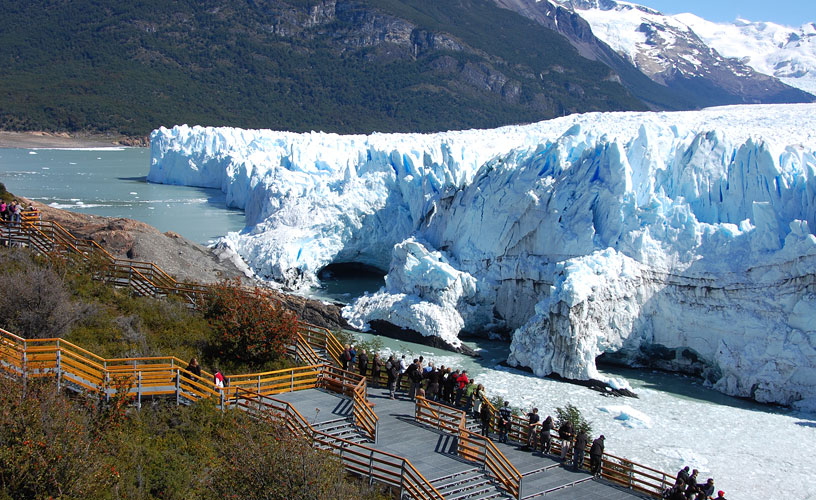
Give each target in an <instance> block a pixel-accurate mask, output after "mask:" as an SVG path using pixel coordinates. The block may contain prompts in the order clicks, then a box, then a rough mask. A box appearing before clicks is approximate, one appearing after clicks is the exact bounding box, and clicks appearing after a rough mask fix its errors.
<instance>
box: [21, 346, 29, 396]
mask: <svg viewBox="0 0 816 500" xmlns="http://www.w3.org/2000/svg"><path fill="white" fill-rule="evenodd" d="M22 370H23V388H25V382H26V380H27V379H28V342H26V341H25V340H23V366H22Z"/></svg>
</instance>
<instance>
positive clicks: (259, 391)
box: [258, 375, 261, 394]
mask: <svg viewBox="0 0 816 500" xmlns="http://www.w3.org/2000/svg"><path fill="white" fill-rule="evenodd" d="M258 394H261V376H260V375H258Z"/></svg>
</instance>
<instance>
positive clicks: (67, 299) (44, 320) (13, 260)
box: [0, 250, 87, 339]
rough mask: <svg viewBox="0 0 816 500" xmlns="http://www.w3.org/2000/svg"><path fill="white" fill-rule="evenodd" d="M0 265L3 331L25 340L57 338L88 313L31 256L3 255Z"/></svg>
mask: <svg viewBox="0 0 816 500" xmlns="http://www.w3.org/2000/svg"><path fill="white" fill-rule="evenodd" d="M0 262H2V269H3V271H2V272H1V273H0V290H2V293H0V324H2V325H3V326H4V327H5V328H6V329H9V330H11V331H13V332H14V333H16V334H17V335H20V336H21V337H25V338H40V339H42V338H54V337H60V336H62V335H64V334H65V333H66V332H67V331H68V329H69V328H70V327H71V325H73V324H74V323H75V322H76V321H77V320H79V319H80V318H82V317H83V316H84V314H85V313H86V312H87V308H86V307H85V306H84V305H83V304H82V303H80V302H76V301H74V300H72V298H71V294H70V292H69V291H68V289H67V288H66V286H65V283H64V281H63V279H62V277H61V276H60V275H58V274H57V273H56V272H55V271H54V270H53V269H52V268H50V267H48V266H39V265H37V264H36V263H35V262H34V260H33V259H32V258H31V257H30V255H28V256H26V255H24V254H22V253H21V252H19V251H13V250H12V251H4V252H3V253H2V259H0ZM7 264H8V265H7Z"/></svg>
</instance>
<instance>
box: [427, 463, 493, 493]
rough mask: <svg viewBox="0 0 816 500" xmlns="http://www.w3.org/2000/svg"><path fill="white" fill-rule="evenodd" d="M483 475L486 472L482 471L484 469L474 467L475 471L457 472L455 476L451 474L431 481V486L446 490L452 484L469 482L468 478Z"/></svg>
mask: <svg viewBox="0 0 816 500" xmlns="http://www.w3.org/2000/svg"><path fill="white" fill-rule="evenodd" d="M483 474H484V472H483V471H482V469H478V468H475V467H474V468H473V469H468V470H464V471H461V472H456V473H454V474H449V475H447V476H442V477H438V478H436V479H434V480H433V481H431V484H432V485H433V486H434V488H437V489H439V488H444V487H446V486H450V485H452V484H459V483H461V482H462V481H467V480H468V478H471V477H478V476H481V475H483Z"/></svg>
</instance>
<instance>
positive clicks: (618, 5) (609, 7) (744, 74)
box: [496, 0, 814, 106]
mask: <svg viewBox="0 0 816 500" xmlns="http://www.w3.org/2000/svg"><path fill="white" fill-rule="evenodd" d="M496 1H497V3H499V4H500V5H501V4H507V3H515V4H520V3H527V4H536V5H541V4H546V3H547V2H546V0H544V1H540V2H539V1H536V0H496ZM554 1H555V2H556V3H558V4H559V5H561V6H563V7H565V8H567V9H570V10H572V11H574V12H576V13H578V14H579V15H580V16H581V17H582V18H583V19H585V20H586V21H587V22H588V23H589V25H590V26H591V27H592V32H593V34H594V35H595V36H596V37H598V38H599V39H601V40H603V41H604V42H605V43H606V44H608V45H609V46H610V47H611V48H612V49H614V50H615V51H616V52H618V53H619V54H621V55H622V56H623V57H625V58H626V59H627V60H629V61H630V62H631V63H632V64H633V65H634V66H635V67H637V68H638V69H639V70H640V71H641V72H643V73H644V74H645V75H647V76H648V77H649V78H651V79H652V80H654V81H656V82H658V83H660V84H662V85H665V86H666V87H669V88H672V89H675V90H677V91H680V92H686V93H689V94H691V95H693V96H695V98H696V99H697V102H698V103H699V105H702V106H707V105H711V103H760V102H765V103H772V102H812V101H813V100H814V96H812V95H809V94H806V93H804V92H802V91H801V90H799V89H794V88H791V87H789V86H788V85H785V84H783V83H782V82H780V81H779V80H778V79H776V78H773V77H772V76H768V75H766V74H763V73H761V72H759V71H757V70H755V69H754V68H753V67H751V66H749V65H748V64H746V63H745V62H744V61H742V60H740V59H734V58H732V57H730V56H724V55H723V54H720V53H719V52H718V51H717V50H716V49H715V48H713V47H711V46H709V45H708V44H707V43H706V42H705V40H703V39H702V38H701V37H700V36H699V34H698V33H697V32H695V30H693V29H692V28H691V27H690V26H689V25H688V24H686V23H685V22H684V21H683V18H682V17H673V16H666V15H663V14H662V13H660V12H658V11H656V10H654V9H651V8H648V7H644V6H642V5H637V4H634V3H630V2H623V1H615V0H554ZM522 13H523V12H522ZM707 101H708V102H707Z"/></svg>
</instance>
